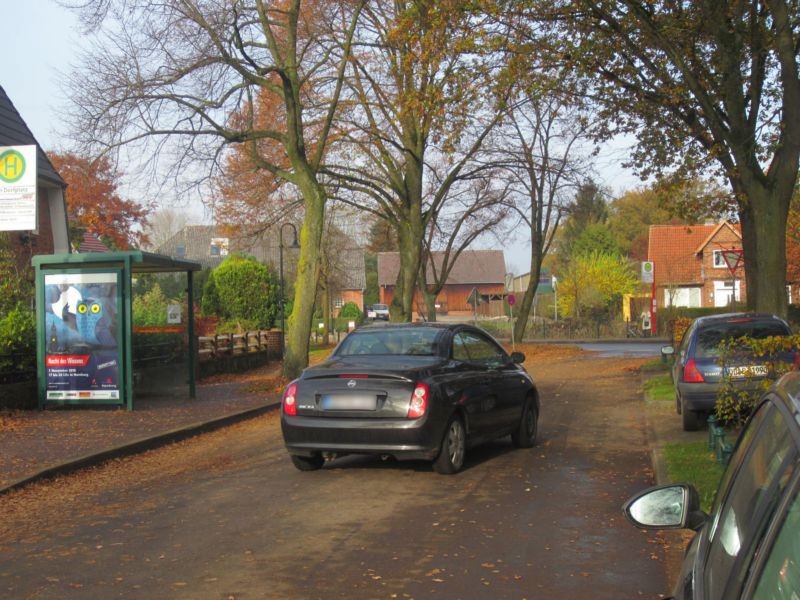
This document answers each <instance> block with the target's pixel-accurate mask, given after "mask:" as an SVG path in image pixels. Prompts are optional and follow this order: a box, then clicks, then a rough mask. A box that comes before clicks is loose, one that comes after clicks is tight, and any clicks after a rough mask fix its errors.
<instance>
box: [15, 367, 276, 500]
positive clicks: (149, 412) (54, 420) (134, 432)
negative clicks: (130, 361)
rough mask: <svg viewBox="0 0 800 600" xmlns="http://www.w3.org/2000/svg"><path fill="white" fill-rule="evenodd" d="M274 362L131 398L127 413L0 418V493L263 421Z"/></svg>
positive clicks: (65, 410)
mask: <svg viewBox="0 0 800 600" xmlns="http://www.w3.org/2000/svg"><path fill="white" fill-rule="evenodd" d="M280 367H281V365H280V363H270V364H269V365H265V366H264V367H260V368H257V369H253V370H251V371H248V372H246V373H239V374H230V375H217V376H213V377H211V378H209V379H204V380H202V381H200V382H199V383H198V385H197V394H196V395H197V397H196V398H194V399H190V398H189V397H188V394H189V392H188V387H187V386H183V387H180V388H175V389H172V390H168V391H165V393H164V394H161V395H158V396H145V397H141V398H135V399H134V410H133V411H131V412H128V411H127V410H125V409H120V408H117V407H89V408H87V407H79V408H78V407H56V408H52V407H51V408H48V409H47V410H44V411H36V410H32V411H0V494H3V493H4V492H7V491H9V490H10V489H15V488H17V487H20V486H22V485H25V484H27V483H30V482H32V481H35V480H37V479H41V478H44V477H51V476H55V475H58V474H63V473H66V472H69V471H72V470H75V469H77V468H82V467H86V466H89V465H92V464H98V463H100V462H103V461H105V460H108V459H110V458H115V457H119V456H123V455H126V454H132V453H135V452H141V451H143V450H146V449H149V448H154V447H157V446H159V445H163V444H165V443H169V442H172V441H176V440H179V439H183V438H185V437H188V436H190V435H194V434H196V433H199V432H201V431H208V430H211V429H214V428H216V427H220V426H223V425H226V424H229V423H231V422H235V421H237V420H240V419H244V418H249V417H252V416H256V415H258V414H263V413H264V412H267V411H268V410H272V409H275V408H277V407H278V406H279V404H280V393H281V379H280Z"/></svg>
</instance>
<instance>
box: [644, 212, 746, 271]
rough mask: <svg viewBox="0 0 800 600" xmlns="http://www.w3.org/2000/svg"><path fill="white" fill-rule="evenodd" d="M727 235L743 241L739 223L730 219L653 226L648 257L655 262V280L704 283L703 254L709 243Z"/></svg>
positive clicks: (651, 227)
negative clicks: (693, 223) (705, 222)
mask: <svg viewBox="0 0 800 600" xmlns="http://www.w3.org/2000/svg"><path fill="white" fill-rule="evenodd" d="M725 237H729V238H730V237H733V238H734V239H737V240H739V241H741V237H742V236H741V233H740V232H739V226H738V225H733V224H731V223H730V222H728V221H721V222H720V223H711V224H703V225H651V226H650V234H649V239H648V249H647V258H648V260H650V261H652V262H653V263H654V264H655V278H656V283H657V284H664V283H668V284H671V285H687V284H702V282H703V272H702V260H701V259H702V254H703V252H704V251H705V249H706V248H707V247H708V246H709V245H710V244H712V243H717V244H720V242H717V240H718V239H720V238H725ZM723 245H725V246H726V247H728V246H729V244H723ZM720 247H722V246H720Z"/></svg>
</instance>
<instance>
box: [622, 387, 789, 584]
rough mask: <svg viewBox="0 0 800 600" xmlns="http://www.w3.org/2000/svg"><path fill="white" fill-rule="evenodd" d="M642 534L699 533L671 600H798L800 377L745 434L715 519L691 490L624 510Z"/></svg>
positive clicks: (777, 392)
mask: <svg viewBox="0 0 800 600" xmlns="http://www.w3.org/2000/svg"><path fill="white" fill-rule="evenodd" d="M624 511H625V515H626V517H627V518H628V519H629V520H630V521H631V522H632V523H633V524H634V525H636V526H637V527H640V528H643V529H648V530H653V529H680V528H688V529H694V530H695V531H696V532H697V533H696V535H695V536H694V538H693V539H692V541H691V542H690V543H689V547H688V549H687V551H686V555H685V557H684V560H683V565H682V567H681V574H680V578H679V579H678V581H677V583H676V586H675V590H674V592H673V593H674V598H677V599H679V600H683V599H689V598H692V599H700V598H703V599H718V598H737V599H738V598H755V599H758V600H762V599H763V600H767V599H768V600H778V599H781V600H784V599H785V600H789V599H794V598H800V372H798V371H790V372H789V373H787V374H786V375H784V376H783V377H782V378H781V379H780V380H779V381H778V382H777V383H776V384H775V385H773V387H772V388H771V389H770V391H768V392H767V393H766V394H765V395H764V396H763V397H762V399H761V402H760V404H759V405H758V407H757V408H756V410H755V412H754V413H753V415H752V416H751V417H750V419H749V420H748V422H747V425H746V426H745V428H744V429H743V431H742V433H741V435H740V436H739V439H738V441H737V444H736V447H735V449H734V452H733V455H732V456H731V459H730V461H729V463H728V466H727V468H726V470H725V473H724V474H723V476H722V480H721V482H720V485H719V488H718V489H717V493H716V497H715V500H714V504H713V507H712V509H711V514H710V515H706V514H705V513H704V512H702V511H701V510H700V502H699V497H698V493H697V490H695V489H694V487H692V486H691V485H688V484H677V485H665V486H658V487H655V488H650V489H649V490H645V491H644V492H642V493H640V494H637V495H635V496H634V497H632V498H631V499H630V500H628V502H627V503H626V504H625V506H624Z"/></svg>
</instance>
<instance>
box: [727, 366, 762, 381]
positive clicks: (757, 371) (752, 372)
mask: <svg viewBox="0 0 800 600" xmlns="http://www.w3.org/2000/svg"><path fill="white" fill-rule="evenodd" d="M725 373H726V374H727V375H728V377H731V378H734V379H744V378H746V377H765V376H766V375H767V365H744V366H741V367H730V368H728V369H725Z"/></svg>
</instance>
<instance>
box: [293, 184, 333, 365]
mask: <svg viewBox="0 0 800 600" xmlns="http://www.w3.org/2000/svg"><path fill="white" fill-rule="evenodd" d="M299 187H300V189H301V192H302V194H303V200H304V206H305V218H304V219H303V226H302V227H301V228H300V257H299V259H298V263H297V281H296V283H295V290H294V305H293V307H292V314H291V315H289V330H288V332H287V336H286V338H287V339H286V356H285V357H284V360H283V374H284V375H285V376H286V378H287V379H290V380H291V379H296V378H297V377H298V376H299V375H300V373H301V372H302V371H303V369H304V368H305V367H306V366H307V365H308V346H309V339H310V336H311V320H312V318H313V317H314V298H315V297H316V294H317V280H318V278H319V264H320V252H321V250H320V249H321V247H322V231H323V227H324V224H325V199H326V198H325V191H324V189H323V188H322V186H321V185H319V184H318V183H316V181H313V180H305V181H303V182H301V183H300V185H299Z"/></svg>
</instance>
